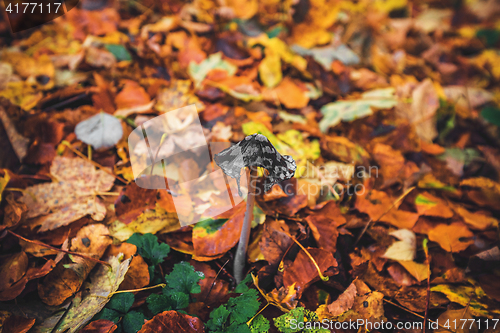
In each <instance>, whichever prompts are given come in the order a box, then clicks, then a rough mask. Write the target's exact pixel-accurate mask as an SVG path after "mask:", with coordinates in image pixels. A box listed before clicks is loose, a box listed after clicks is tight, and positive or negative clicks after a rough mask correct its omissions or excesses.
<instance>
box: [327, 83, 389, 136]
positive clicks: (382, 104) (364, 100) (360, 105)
mask: <svg viewBox="0 0 500 333" xmlns="http://www.w3.org/2000/svg"><path fill="white" fill-rule="evenodd" d="M396 104H397V99H396V98H395V97H394V88H386V89H376V90H371V91H367V92H365V93H363V94H362V95H361V99H359V100H352V101H350V100H345V101H338V102H333V103H329V104H326V105H324V106H323V107H322V108H321V113H322V114H323V119H322V120H321V121H320V122H319V128H320V129H321V131H322V132H323V133H325V132H326V131H327V130H328V129H329V128H330V127H334V126H336V125H338V124H339V123H340V122H341V121H353V120H355V119H359V118H363V117H366V116H369V115H371V114H373V109H372V108H377V109H390V108H392V107H394V106H396Z"/></svg>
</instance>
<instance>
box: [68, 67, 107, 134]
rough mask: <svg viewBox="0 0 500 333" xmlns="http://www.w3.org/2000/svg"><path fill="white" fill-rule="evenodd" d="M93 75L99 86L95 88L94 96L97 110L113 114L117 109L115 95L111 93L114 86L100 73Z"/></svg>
mask: <svg viewBox="0 0 500 333" xmlns="http://www.w3.org/2000/svg"><path fill="white" fill-rule="evenodd" d="M93 75H94V80H95V83H96V85H97V88H93V91H94V93H93V94H92V102H93V104H94V107H95V108H96V109H97V110H103V111H104V112H106V113H108V114H113V113H114V112H115V110H116V108H115V104H114V102H113V94H112V93H111V89H112V85H111V84H110V83H109V82H107V81H106V80H105V79H104V78H103V77H102V76H101V75H99V74H98V73H96V72H94V73H93ZM82 120H83V119H82ZM75 125H76V124H75Z"/></svg>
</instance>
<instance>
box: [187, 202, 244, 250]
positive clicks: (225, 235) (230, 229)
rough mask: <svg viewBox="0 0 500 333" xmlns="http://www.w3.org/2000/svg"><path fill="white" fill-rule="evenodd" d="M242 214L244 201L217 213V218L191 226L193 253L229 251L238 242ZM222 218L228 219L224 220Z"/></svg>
mask: <svg viewBox="0 0 500 333" xmlns="http://www.w3.org/2000/svg"><path fill="white" fill-rule="evenodd" d="M244 216H245V202H244V201H242V202H241V203H240V204H238V205H237V206H235V207H234V208H233V209H231V210H230V211H228V212H226V213H223V214H221V215H219V216H218V217H217V218H218V219H217V220H210V221H209V222H208V223H203V222H202V223H198V224H196V225H195V227H194V228H193V246H194V252H195V254H196V255H197V256H202V257H212V256H217V255H220V254H224V253H226V252H227V251H229V250H230V249H231V248H232V247H233V246H235V245H236V243H238V240H239V238H240V233H241V228H242V226H243V218H244ZM223 219H228V220H227V221H225V222H224V221H223ZM221 223H222V224H221Z"/></svg>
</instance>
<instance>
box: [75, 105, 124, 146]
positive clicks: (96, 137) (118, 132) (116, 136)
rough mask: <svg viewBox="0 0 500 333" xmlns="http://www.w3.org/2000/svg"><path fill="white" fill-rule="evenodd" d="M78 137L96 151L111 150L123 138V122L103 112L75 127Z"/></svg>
mask: <svg viewBox="0 0 500 333" xmlns="http://www.w3.org/2000/svg"><path fill="white" fill-rule="evenodd" d="M75 134H76V137H77V138H78V139H79V140H81V141H83V142H85V143H86V144H88V145H91V146H92V147H94V148H95V149H101V148H110V147H113V146H114V145H116V144H117V143H118V141H120V139H121V138H122V136H123V130H122V124H121V121H120V120H119V119H117V118H115V117H113V116H111V115H109V114H107V113H104V112H101V113H98V114H96V115H95V116H93V117H91V118H89V119H87V120H84V121H82V122H80V123H78V125H76V127H75Z"/></svg>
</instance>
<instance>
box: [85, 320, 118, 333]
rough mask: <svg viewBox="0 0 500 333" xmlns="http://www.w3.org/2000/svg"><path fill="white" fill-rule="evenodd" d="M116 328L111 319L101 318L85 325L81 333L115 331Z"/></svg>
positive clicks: (110, 332) (111, 332) (109, 332)
mask: <svg viewBox="0 0 500 333" xmlns="http://www.w3.org/2000/svg"><path fill="white" fill-rule="evenodd" d="M116 328H117V326H116V325H115V323H113V322H112V321H111V320H106V319H99V320H95V321H93V322H91V323H90V324H88V325H87V326H85V327H84V328H83V329H82V330H81V331H80V333H113V332H114V331H115V330H116Z"/></svg>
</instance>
